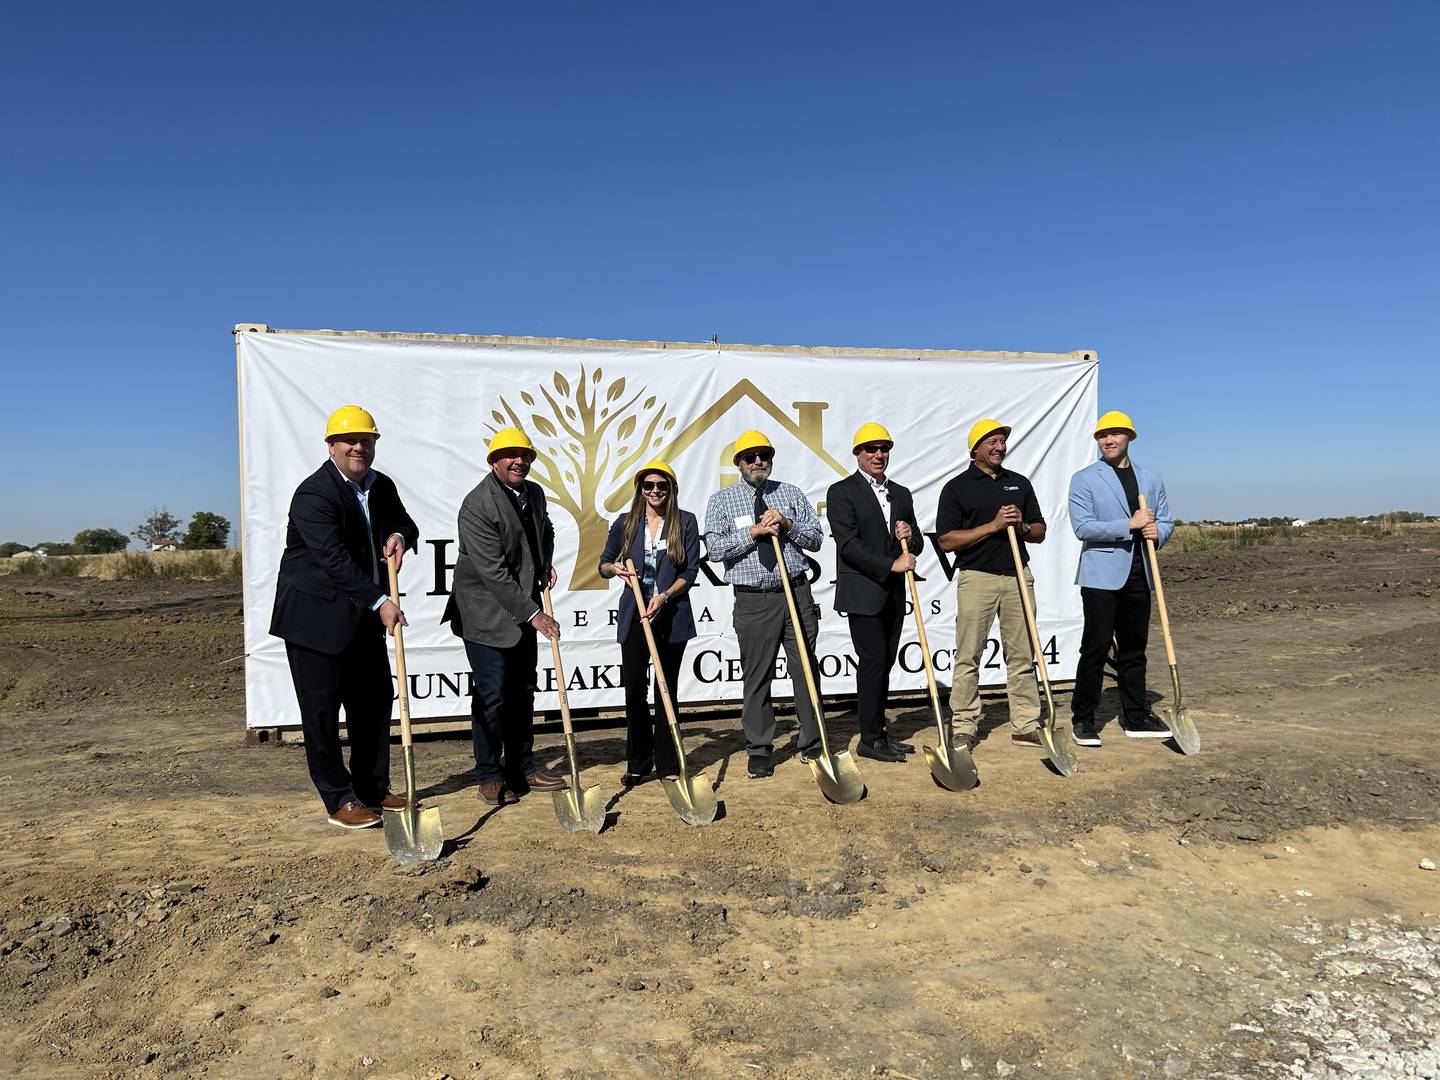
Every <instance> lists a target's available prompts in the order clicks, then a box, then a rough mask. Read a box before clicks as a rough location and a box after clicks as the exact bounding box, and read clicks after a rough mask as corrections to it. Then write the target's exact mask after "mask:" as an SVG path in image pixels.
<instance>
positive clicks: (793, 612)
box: [770, 533, 829, 754]
mask: <svg viewBox="0 0 1440 1080" xmlns="http://www.w3.org/2000/svg"><path fill="white" fill-rule="evenodd" d="M770 542H771V543H772V544H774V545H775V564H776V566H778V567H779V568H780V584H781V585H783V586H784V587H785V606H786V607H788V608H789V609H790V625H791V626H792V627H794V628H795V648H796V651H798V652H799V653H800V668H801V670H803V671H804V672H805V689H807V690H808V691H810V707H811V708H813V709H814V710H815V719H816V720H817V722H818V721H819V719H820V691H819V690H817V689H816V688H815V673H814V672H813V671H811V670H810V650H809V649H808V648H807V647H806V645H805V627H804V625H803V624H802V623H801V622H800V612H799V611H798V610H797V609H796V607H795V594H794V593H793V592H792V591H791V590H790V571H789V570H787V569H786V568H785V553H784V552H783V551H781V550H780V538H779V537H778V536H776V535H775V534H774V533H771V534H770ZM820 730H821V731H822V732H823V731H824V730H825V728H824V725H823V724H821V725H820ZM826 753H827V754H828V753H829V751H828V750H827V751H826Z"/></svg>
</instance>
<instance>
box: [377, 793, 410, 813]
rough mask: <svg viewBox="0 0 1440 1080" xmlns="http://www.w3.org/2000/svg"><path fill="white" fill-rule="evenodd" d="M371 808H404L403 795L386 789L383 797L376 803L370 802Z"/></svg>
mask: <svg viewBox="0 0 1440 1080" xmlns="http://www.w3.org/2000/svg"><path fill="white" fill-rule="evenodd" d="M370 809H371V810H377V811H378V810H404V809H405V796H404V795H396V794H395V793H394V792H393V791H387V792H386V793H385V797H384V798H383V799H381V800H380V802H379V803H377V804H372V805H371V807H370Z"/></svg>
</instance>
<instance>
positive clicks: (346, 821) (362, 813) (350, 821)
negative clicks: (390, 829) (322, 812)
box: [330, 800, 380, 829]
mask: <svg viewBox="0 0 1440 1080" xmlns="http://www.w3.org/2000/svg"><path fill="white" fill-rule="evenodd" d="M330 824H331V825H338V826H340V828H342V829H368V828H370V826H372V825H379V824H380V815H379V814H376V813H374V812H372V811H370V810H368V809H366V808H365V807H363V806H361V805H360V804H359V803H358V802H355V801H354V800H351V801H350V802H347V803H346V804H345V805H344V806H342V807H340V809H339V810H336V811H335V812H334V813H333V814H331V815H330Z"/></svg>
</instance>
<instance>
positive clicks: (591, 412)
mask: <svg viewBox="0 0 1440 1080" xmlns="http://www.w3.org/2000/svg"><path fill="white" fill-rule="evenodd" d="M745 400H749V401H750V402H752V403H753V404H755V405H756V406H757V407H758V408H759V409H760V410H761V411H762V412H763V413H764V414H765V415H766V416H767V417H768V418H769V419H771V420H773V421H774V422H775V423H776V424H778V425H779V427H780V428H781V430H783V431H785V432H787V433H788V434H789V435H791V436H792V437H794V438H795V440H796V441H797V442H799V443H800V444H801V445H802V446H804V447H805V448H806V449H808V450H809V451H810V452H811V453H813V454H814V455H815V456H816V457H817V458H819V459H820V460H821V461H822V462H824V463H825V465H826V466H827V467H829V468H830V469H832V470H833V471H834V472H835V473H836V475H837V476H846V475H848V474H849V473H850V472H851V471H852V470H851V468H850V467H849V466H847V465H845V464H842V463H841V462H840V461H837V460H836V459H835V457H834V456H833V455H832V454H831V453H830V452H829V451H828V450H826V449H825V429H824V413H825V410H826V409H828V408H829V407H830V403H829V402H827V401H796V402H793V403H792V404H791V408H792V409H793V410H794V414H793V415H791V414H790V413H788V412H787V411H786V410H785V409H783V408H781V407H780V406H779V405H777V404H776V403H775V402H774V401H773V400H772V399H771V398H770V397H769V396H768V395H766V394H765V393H764V392H763V391H762V390H761V389H760V388H759V387H758V386H756V385H755V384H754V383H753V382H751V381H750V380H749V379H748V378H747V379H741V380H739V381H738V382H736V383H735V385H734V386H732V387H731V388H730V389H729V390H727V391H725V393H723V394H721V395H720V397H719V398H717V399H716V400H715V402H714V403H712V404H711V405H710V406H709V407H707V408H706V409H705V410H704V411H703V412H702V413H701V414H700V415H699V416H698V417H696V418H695V419H694V420H691V421H690V422H689V423H688V424H686V425H685V426H684V427H679V423H680V417H678V416H675V415H673V414H670V413H669V405H668V403H666V402H663V401H661V400H660V397H659V395H658V394H655V393H651V392H650V389H649V387H648V386H641V387H640V388H639V389H638V390H632V388H631V386H630V384H629V382H628V381H627V379H626V378H625V377H624V376H620V377H619V378H616V379H613V380H611V381H610V382H609V383H608V384H607V383H606V381H605V373H604V369H603V368H601V367H598V366H597V367H595V368H594V369H593V370H591V369H587V368H586V367H585V366H584V365H582V366H581V368H580V373H579V376H578V377H575V376H567V375H565V374H564V373H563V372H559V371H555V372H552V373H551V377H550V380H549V382H548V383H543V382H542V384H541V385H540V386H538V387H537V388H535V389H534V390H533V391H532V390H530V389H524V390H520V391H518V393H512V394H511V395H508V396H501V398H500V399H499V406H498V407H497V408H495V409H492V410H491V413H490V417H491V420H492V421H493V423H492V425H491V432H492V433H493V432H495V431H498V430H499V429H500V428H502V427H518V428H520V429H521V430H522V431H524V432H526V433H527V434H528V435H529V436H530V438H531V440H532V442H534V443H535V461H534V464H533V465H532V466H531V471H530V478H531V479H532V480H534V481H535V482H536V483H537V484H539V485H540V486H541V487H542V488H544V489H545V493H546V496H547V498H548V499H549V502H550V505H551V506H554V507H558V508H560V509H561V510H564V511H565V512H566V513H567V514H569V515H570V517H571V519H572V520H574V522H575V526H576V529H577V530H578V532H579V538H578V544H577V547H576V555H575V565H574V566H573V567H572V568H571V572H570V582H569V585H568V586H567V587H568V588H569V589H570V590H571V591H581V590H601V589H608V588H609V587H610V584H611V583H610V582H608V581H606V580H605V579H603V578H602V577H600V575H599V572H598V569H597V565H598V563H599V561H600V555H601V554H602V552H603V551H604V548H605V541H606V538H607V537H608V536H609V532H610V517H611V516H613V515H614V514H617V513H619V512H620V511H621V510H623V509H624V508H625V507H627V506H628V505H629V504H630V499H631V497H632V495H633V492H634V487H633V478H634V475H635V470H636V469H638V468H640V467H641V466H642V465H643V464H644V463H645V462H647V461H650V460H652V459H654V458H657V457H658V458H663V459H665V460H666V461H670V462H672V463H674V462H675V460H676V459H677V458H679V457H680V455H681V454H683V453H684V452H685V451H686V450H687V449H688V448H689V447H690V446H692V445H694V444H695V443H696V442H697V441H698V440H699V439H700V438H701V437H702V436H704V435H705V434H706V433H707V432H709V431H710V429H711V428H713V427H714V426H715V425H716V424H717V423H719V422H720V421H721V419H722V418H723V417H724V416H725V415H726V414H727V413H728V412H729V411H730V410H731V409H732V408H734V407H735V406H736V405H738V404H739V403H741V402H742V401H745ZM517 401H518V406H517V404H516V402H517ZM542 410H544V411H542ZM546 412H548V415H546ZM677 428H678V430H677ZM737 434H738V432H737ZM729 466H730V461H729V460H728V458H727V459H725V460H724V461H722V462H720V468H719V470H717V471H718V472H719V477H718V480H719V484H718V486H720V487H726V486H729V485H730V484H733V483H735V482H736V481H737V480H738V476H736V475H735V474H734V473H733V472H728V473H727V472H726V469H727V468H728V467H729ZM602 493H603V498H602V497H601V496H602Z"/></svg>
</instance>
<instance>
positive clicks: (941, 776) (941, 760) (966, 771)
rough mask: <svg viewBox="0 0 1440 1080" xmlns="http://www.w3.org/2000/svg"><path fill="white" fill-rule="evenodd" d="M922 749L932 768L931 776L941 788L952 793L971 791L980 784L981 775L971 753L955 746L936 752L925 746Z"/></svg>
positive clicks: (927, 762)
mask: <svg viewBox="0 0 1440 1080" xmlns="http://www.w3.org/2000/svg"><path fill="white" fill-rule="evenodd" d="M922 749H923V750H924V751H925V761H926V764H928V765H929V766H930V775H931V776H933V777H934V778H935V782H936V783H937V784H939V785H940V786H941V787H943V788H946V789H948V790H950V791H969V790H970V789H971V788H973V787H974V786H975V785H976V784H978V783H980V773H979V771H978V770H977V769H976V768H975V759H974V758H972V757H971V756H970V751H968V750H962V749H960V748H959V747H955V746H950V747H944V746H942V747H941V748H940V749H936V750H932V749H931V748H930V747H928V746H925V747H922Z"/></svg>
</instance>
